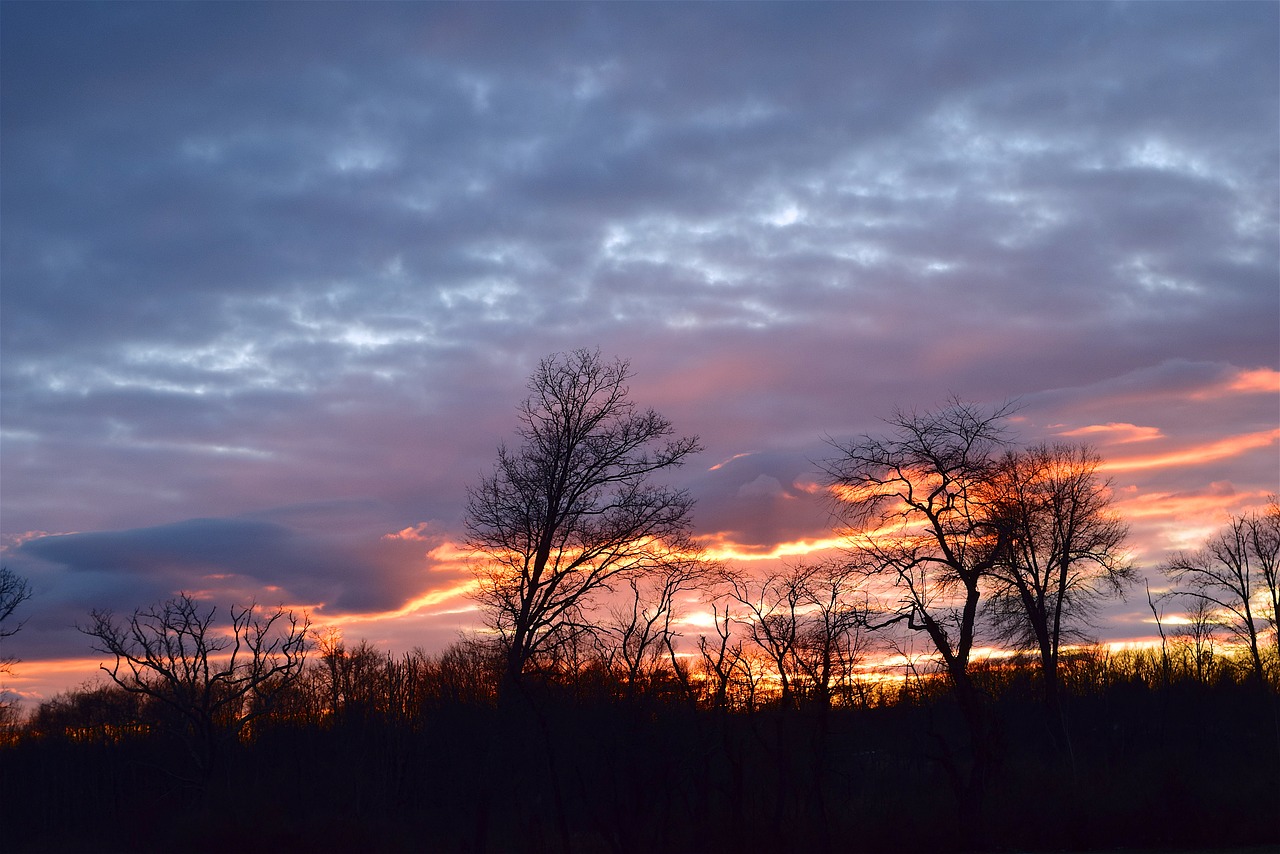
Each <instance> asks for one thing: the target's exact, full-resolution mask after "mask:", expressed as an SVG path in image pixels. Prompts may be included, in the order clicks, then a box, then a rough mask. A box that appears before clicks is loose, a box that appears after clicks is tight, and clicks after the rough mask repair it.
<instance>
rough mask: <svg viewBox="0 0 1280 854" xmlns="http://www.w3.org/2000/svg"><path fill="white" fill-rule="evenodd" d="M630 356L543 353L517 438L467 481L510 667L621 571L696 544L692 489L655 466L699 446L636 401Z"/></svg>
mask: <svg viewBox="0 0 1280 854" xmlns="http://www.w3.org/2000/svg"><path fill="white" fill-rule="evenodd" d="M630 377H631V369H630V366H629V364H628V363H627V362H625V361H622V360H615V361H612V362H606V361H605V360H604V359H602V358H601V356H600V353H599V352H598V351H589V350H576V351H574V352H572V353H568V354H556V355H553V356H549V357H547V358H545V359H543V360H542V361H541V362H540V363H539V365H538V367H537V370H535V371H534V373H533V376H532V377H530V379H529V385H528V388H529V392H530V394H529V397H528V398H526V399H525V401H524V402H523V403H522V404H521V405H520V409H519V419H520V426H519V427H518V429H517V434H518V435H519V437H520V440H521V445H520V447H519V449H517V450H514V451H512V450H509V449H508V448H507V447H506V446H505V445H503V446H500V447H499V449H498V462H497V465H496V467H495V470H494V472H493V474H491V475H489V476H488V477H485V478H484V479H483V480H482V481H481V482H480V484H479V485H478V486H475V487H474V488H472V489H470V490H469V494H468V501H467V530H468V533H469V537H468V542H469V545H470V547H471V548H472V549H474V550H475V551H477V552H479V553H480V554H482V555H483V560H482V561H480V562H478V563H477V564H476V567H475V572H476V576H477V578H478V580H479V588H478V592H477V593H476V598H477V599H478V601H479V602H480V604H481V605H482V606H483V608H484V611H485V617H486V619H487V620H488V622H489V625H490V626H491V627H492V628H493V629H495V630H496V631H497V632H498V633H499V635H500V636H501V638H502V640H503V642H504V645H505V647H506V650H507V668H506V678H507V679H509V680H511V681H513V682H518V681H519V679H520V677H521V675H522V674H523V673H524V672H525V670H526V668H527V667H528V665H529V663H530V661H531V660H533V659H534V658H535V656H537V655H539V654H540V653H546V652H550V651H552V648H553V647H554V645H555V644H556V643H557V642H558V640H560V639H563V638H565V637H571V636H572V635H573V633H574V629H575V627H576V625H577V624H578V623H580V621H581V614H582V611H583V609H584V608H585V607H586V606H587V605H588V604H589V603H590V601H591V599H592V597H593V596H595V595H596V594H597V593H599V592H601V591H603V590H608V589H609V588H610V585H611V584H612V583H613V582H614V581H620V580H622V578H624V577H626V576H628V575H632V574H637V573H645V572H648V571H650V570H652V569H654V568H656V567H658V566H661V565H662V564H663V563H665V562H666V561H668V560H670V559H671V556H672V555H677V556H678V555H680V554H681V553H683V552H685V551H687V550H688V549H689V548H691V542H690V537H689V530H690V524H691V523H690V513H691V510H692V507H693V499H692V497H690V495H689V494H688V493H687V492H686V491H684V490H679V489H671V488H668V487H664V486H659V485H656V484H654V483H652V482H651V481H650V476H651V475H653V474H655V473H657V472H661V471H663V470H665V469H669V468H673V467H676V466H679V465H681V464H682V463H683V462H684V461H685V459H686V458H687V457H688V456H689V455H691V454H693V453H695V452H697V451H699V450H701V448H700V446H699V444H698V440H697V438H696V437H683V438H671V437H672V434H673V430H672V427H671V422H669V421H667V420H666V419H665V418H663V417H662V416H661V415H659V414H658V413H657V412H655V411H653V410H652V409H647V410H640V409H638V408H637V407H636V406H635V404H634V403H632V401H631V399H630V396H629V389H628V387H627V380H628V379H629V378H630Z"/></svg>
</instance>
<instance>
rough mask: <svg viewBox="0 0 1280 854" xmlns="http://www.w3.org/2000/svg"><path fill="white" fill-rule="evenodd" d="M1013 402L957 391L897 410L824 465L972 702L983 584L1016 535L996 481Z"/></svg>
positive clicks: (899, 606) (858, 546) (857, 531)
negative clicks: (943, 401) (922, 407)
mask: <svg viewBox="0 0 1280 854" xmlns="http://www.w3.org/2000/svg"><path fill="white" fill-rule="evenodd" d="M1011 411H1012V407H1011V406H1010V405H1005V406H1002V407H999V408H997V409H996V410H994V411H992V412H985V411H983V410H982V409H981V408H979V407H978V406H976V405H973V404H969V403H966V402H963V401H961V400H958V399H953V400H952V401H951V402H950V403H949V404H948V405H947V406H945V407H943V408H941V409H939V410H937V411H932V412H925V413H915V412H902V411H899V412H897V413H895V415H894V416H893V418H891V419H890V420H889V426H890V427H891V428H892V432H891V433H890V434H889V435H887V436H869V435H867V436H863V437H861V438H860V439H857V440H855V441H853V442H849V443H847V444H838V443H837V444H836V447H837V448H838V449H839V451H840V452H841V454H840V456H839V457H837V458H836V459H833V460H829V461H828V462H827V463H826V464H825V468H826V471H827V474H828V477H829V483H830V485H831V486H832V487H833V489H834V491H835V493H836V495H837V497H838V498H839V499H840V505H839V510H840V511H841V512H842V514H843V515H844V516H845V518H846V519H847V520H848V521H849V523H850V526H851V527H850V530H849V539H850V546H851V550H852V556H853V560H854V562H855V564H856V565H857V566H859V567H860V568H861V569H862V570H863V571H864V572H865V573H867V574H869V575H871V576H874V577H877V578H883V579H886V580H888V581H889V582H890V584H891V585H892V590H893V591H894V593H895V594H896V601H892V602H890V603H888V604H887V607H886V608H885V609H884V610H885V611H886V612H887V613H889V614H890V615H891V617H890V619H891V620H893V621H899V622H900V621H905V622H906V623H907V625H908V626H909V628H911V629H912V630H916V631H921V632H924V633H925V634H926V635H928V637H929V639H930V641H931V642H932V643H933V646H934V648H935V649H936V650H937V652H938V655H939V656H940V657H941V659H942V663H943V665H944V666H945V667H946V671H947V674H948V676H949V677H950V679H951V682H952V683H953V685H954V686H955V688H956V689H957V691H958V693H959V694H960V695H962V703H967V702H968V700H969V699H971V698H970V697H969V695H970V694H971V693H972V690H973V685H972V682H971V680H970V678H969V672H968V671H969V656H970V654H971V653H972V651H973V645H974V640H975V638H976V631H977V621H978V605H979V601H980V599H981V596H982V591H983V589H984V587H985V585H986V583H987V582H988V580H989V579H990V577H991V575H992V572H993V570H994V568H995V566H996V564H997V562H998V561H999V560H1000V559H1001V556H1002V553H1003V552H1004V551H1005V550H1006V548H1007V545H1008V540H1009V536H1008V532H1007V531H1006V530H1005V529H1003V528H1002V526H1001V525H1000V524H999V523H998V521H997V520H996V519H995V518H994V517H993V514H992V507H991V504H990V496H991V490H990V483H991V478H992V476H993V474H994V472H995V470H996V464H997V454H998V452H1000V451H1001V450H1003V449H1004V446H1005V435H1004V430H1003V427H1002V421H1003V419H1004V418H1005V417H1006V416H1007V415H1008V414H1009V413H1010V412H1011Z"/></svg>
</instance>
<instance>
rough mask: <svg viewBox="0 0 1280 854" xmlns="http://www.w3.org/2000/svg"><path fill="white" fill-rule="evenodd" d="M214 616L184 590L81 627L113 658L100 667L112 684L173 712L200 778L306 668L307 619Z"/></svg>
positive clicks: (253, 611)
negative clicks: (218, 620)
mask: <svg viewBox="0 0 1280 854" xmlns="http://www.w3.org/2000/svg"><path fill="white" fill-rule="evenodd" d="M216 616H217V609H216V608H209V609H207V610H205V609H202V608H201V606H200V605H199V604H198V603H197V602H196V601H195V600H194V599H193V598H192V597H191V596H190V595H189V594H186V593H181V594H179V595H178V596H176V597H175V598H173V599H170V600H169V601H167V602H164V603H161V604H158V605H152V606H150V607H147V608H140V609H138V610H137V611H134V612H133V615H132V616H130V617H129V618H128V619H126V620H124V621H118V620H117V619H116V618H115V617H114V616H113V615H112V614H111V612H109V611H93V612H91V613H90V623H89V625H88V626H87V627H85V628H82V629H81V631H83V632H84V633H85V634H87V635H89V636H90V637H92V638H94V639H96V641H97V643H96V644H95V645H94V649H95V650H96V651H98V652H103V653H106V654H108V655H111V656H113V657H114V659H115V661H114V662H112V663H111V664H110V665H105V664H104V665H103V666H102V670H103V671H104V672H105V673H106V674H107V675H108V676H110V677H111V679H112V681H113V682H115V683H116V684H117V685H119V686H120V687H121V688H123V689H124V690H126V691H128V692H129V693H131V694H138V695H141V696H144V697H146V698H148V699H150V700H152V701H154V702H156V703H158V704H159V705H160V706H161V707H163V708H164V709H166V710H167V711H168V714H169V717H170V718H171V719H173V720H174V721H175V722H176V725H177V729H178V735H179V736H180V737H181V738H182V740H183V743H184V744H185V745H186V747H187V749H188V751H189V752H190V754H191V758H192V760H193V761H194V763H195V767H196V771H197V774H198V778H197V782H201V783H203V782H206V781H207V780H208V778H209V776H210V774H211V773H212V771H213V768H214V765H215V763H216V760H217V759H218V757H219V754H220V752H221V749H222V748H223V746H224V745H225V744H226V743H227V742H228V741H231V740H234V739H235V737H236V736H238V735H239V734H240V733H241V732H242V731H243V730H244V728H245V726H246V725H248V724H249V722H250V721H252V720H253V719H254V718H257V717H259V716H261V715H262V714H264V713H266V712H267V711H268V710H269V709H270V706H271V700H272V697H273V695H275V694H276V693H277V692H280V691H282V690H284V689H285V688H287V687H288V686H289V685H290V684H291V683H292V682H293V681H294V680H295V679H296V678H297V677H298V675H299V674H300V673H301V672H302V669H303V664H304V660H305V657H306V649H307V627H308V625H309V621H308V619H307V617H306V616H303V617H298V616H296V615H295V614H294V613H293V612H291V611H287V610H285V609H284V608H276V609H275V610H274V611H266V612H263V611H259V610H258V609H257V608H256V607H255V606H253V605H249V606H248V607H242V608H237V607H234V606H233V607H232V608H231V621H230V625H229V626H226V627H222V626H217V625H215V622H214V620H215V617H216Z"/></svg>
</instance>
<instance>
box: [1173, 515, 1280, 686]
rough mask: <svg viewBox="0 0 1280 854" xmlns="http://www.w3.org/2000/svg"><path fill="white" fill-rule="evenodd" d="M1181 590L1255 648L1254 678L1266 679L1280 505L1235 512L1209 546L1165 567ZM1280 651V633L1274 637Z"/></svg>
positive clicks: (1278, 565)
mask: <svg viewBox="0 0 1280 854" xmlns="http://www.w3.org/2000/svg"><path fill="white" fill-rule="evenodd" d="M1163 570H1164V572H1165V574H1166V575H1167V576H1168V577H1169V578H1170V579H1172V580H1173V581H1176V582H1177V583H1178V585H1179V588H1178V590H1179V592H1180V593H1181V594H1182V595H1183V596H1186V597H1189V598H1192V599H1200V600H1202V601H1204V602H1206V603H1207V604H1209V605H1210V606H1212V607H1213V608H1214V609H1215V610H1217V611H1218V612H1219V614H1220V616H1221V617H1222V618H1223V620H1222V625H1223V626H1224V628H1226V629H1227V630H1228V631H1229V632H1231V633H1232V634H1233V635H1235V636H1236V637H1237V638H1238V639H1239V640H1240V641H1241V642H1242V643H1244V644H1245V646H1246V647H1247V648H1248V650H1249V661H1250V664H1251V665H1252V669H1253V673H1254V676H1255V677H1256V678H1257V679H1258V680H1259V681H1265V680H1266V677H1267V668H1266V665H1265V664H1264V662H1263V656H1262V646H1261V640H1260V638H1261V636H1262V635H1263V634H1264V632H1265V631H1266V627H1267V626H1269V627H1270V628H1271V630H1272V631H1273V632H1274V631H1275V628H1276V612H1277V610H1280V586H1278V585H1277V580H1278V579H1277V574H1278V573H1280V505H1278V504H1277V502H1276V501H1275V500H1274V499H1273V500H1272V501H1271V503H1270V504H1269V505H1268V507H1267V509H1266V510H1265V511H1263V512H1261V513H1256V512H1255V513H1246V514H1243V515H1240V516H1234V517H1232V518H1231V520H1230V521H1229V522H1228V523H1227V525H1226V527H1225V528H1223V529H1222V530H1221V531H1219V532H1218V533H1217V534H1215V535H1214V536H1212V537H1211V538H1210V539H1209V541H1208V542H1207V543H1206V544H1205V546H1204V548H1202V549H1200V550H1199V551H1196V552H1181V553H1179V554H1176V555H1174V556H1173V558H1172V559H1170V560H1169V562H1168V563H1166V564H1165V565H1164V567H1163ZM1274 641H1275V644H1276V647H1277V651H1278V652H1280V634H1277V635H1276V636H1275V638H1274Z"/></svg>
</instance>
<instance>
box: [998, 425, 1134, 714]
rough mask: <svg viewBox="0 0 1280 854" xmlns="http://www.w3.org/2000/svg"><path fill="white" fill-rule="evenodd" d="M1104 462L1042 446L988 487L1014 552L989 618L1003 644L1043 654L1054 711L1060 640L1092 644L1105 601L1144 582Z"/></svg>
mask: <svg viewBox="0 0 1280 854" xmlns="http://www.w3.org/2000/svg"><path fill="white" fill-rule="evenodd" d="M1101 463H1102V459H1101V457H1099V456H1098V454H1097V453H1096V452H1095V451H1093V450H1092V449H1091V448H1088V447H1086V446H1082V445H1068V444H1056V445H1036V446H1034V447H1031V448H1027V449H1024V450H1021V451H1016V452H1009V453H1007V454H1006V455H1005V456H1004V458H1003V459H1001V460H1000V461H999V463H998V465H997V466H996V467H995V469H994V471H993V474H992V478H991V482H990V486H989V488H990V490H991V493H992V494H991V499H990V503H991V506H992V507H993V513H994V515H995V517H996V518H997V519H998V520H999V521H1000V524H1001V525H1002V527H1003V528H1004V529H1005V530H1007V531H1008V532H1009V548H1008V549H1006V550H1004V551H1002V552H1001V553H1000V557H999V559H998V560H997V561H996V563H995V565H994V566H993V567H992V572H991V574H990V585H989V591H988V598H987V611H988V613H989V614H990V615H991V617H992V618H993V620H994V623H995V627H996V630H997V636H998V638H999V639H1000V640H1001V641H1003V642H1004V643H1006V644H1008V645H1009V646H1011V647H1013V648H1016V649H1034V650H1036V651H1037V652H1038V653H1039V655H1040V664H1041V670H1042V672H1043V674H1044V691H1045V697H1046V699H1047V700H1048V701H1049V702H1050V704H1052V703H1054V702H1055V700H1056V697H1057V691H1058V655H1059V651H1060V649H1061V645H1062V639H1063V638H1064V637H1066V638H1070V639H1076V640H1085V639H1086V638H1085V636H1084V630H1085V629H1087V627H1088V626H1089V625H1090V617H1091V616H1092V614H1093V613H1094V612H1095V610H1096V607H1097V605H1098V603H1099V601H1100V600H1101V599H1103V598H1105V597H1107V596H1116V595H1121V594H1122V593H1123V592H1124V589H1125V587H1126V586H1128V585H1129V584H1131V583H1132V582H1133V580H1134V578H1135V575H1136V573H1135V570H1134V568H1133V565H1132V564H1131V563H1130V562H1129V560H1128V556H1127V554H1126V552H1125V550H1124V544H1125V538H1126V536H1127V534H1128V529H1127V527H1126V526H1125V525H1124V523H1123V522H1121V521H1120V519H1119V517H1118V516H1117V515H1116V514H1115V512H1114V511H1113V510H1112V509H1111V488H1110V483H1109V482H1107V481H1105V480H1103V479H1102V478H1100V477H1099V476H1098V467H1099V466H1100V465H1101Z"/></svg>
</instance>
